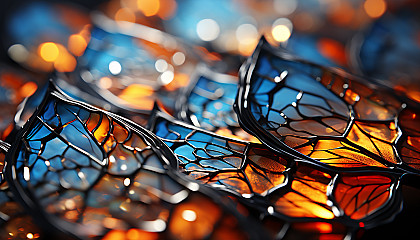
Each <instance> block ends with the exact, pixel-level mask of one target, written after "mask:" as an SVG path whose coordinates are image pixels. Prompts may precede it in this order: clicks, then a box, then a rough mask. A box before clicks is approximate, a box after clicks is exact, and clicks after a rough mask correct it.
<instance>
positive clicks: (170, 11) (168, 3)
mask: <svg viewBox="0 0 420 240" xmlns="http://www.w3.org/2000/svg"><path fill="white" fill-rule="evenodd" d="M160 6H161V7H160V8H159V12H158V16H159V17H160V18H162V19H165V20H166V19H170V18H171V17H172V16H173V15H174V13H175V11H176V8H177V4H176V1H175V0H160Z"/></svg>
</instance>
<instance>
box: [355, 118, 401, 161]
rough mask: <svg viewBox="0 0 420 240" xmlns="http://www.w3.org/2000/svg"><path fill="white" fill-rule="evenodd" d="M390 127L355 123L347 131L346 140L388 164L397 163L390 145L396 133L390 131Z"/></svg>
mask: <svg viewBox="0 0 420 240" xmlns="http://www.w3.org/2000/svg"><path fill="white" fill-rule="evenodd" d="M390 126H392V125H391V124H390V123H388V124H374V123H370V124H365V123H360V122H357V121H356V122H355V124H353V126H352V128H351V130H350V131H349V135H348V137H347V139H349V140H350V142H352V143H354V144H357V145H358V146H359V147H360V148H365V149H367V150H369V151H370V152H371V153H374V154H375V155H377V156H379V157H381V158H383V159H385V160H386V161H388V162H391V163H397V160H396V158H397V157H396V156H395V153H394V150H393V148H392V145H391V144H392V142H393V141H394V140H395V139H396V138H397V135H398V133H397V131H396V130H395V128H394V129H390V128H389V127H390ZM391 141H392V142H391Z"/></svg>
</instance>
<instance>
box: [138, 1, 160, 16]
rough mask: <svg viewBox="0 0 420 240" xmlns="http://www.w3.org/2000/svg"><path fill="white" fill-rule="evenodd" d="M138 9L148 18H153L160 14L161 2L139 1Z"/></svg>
mask: <svg viewBox="0 0 420 240" xmlns="http://www.w3.org/2000/svg"><path fill="white" fill-rule="evenodd" d="M137 7H138V9H139V10H140V11H141V12H142V13H143V14H144V16H146V17H151V16H154V15H156V14H157V13H158V12H159V8H160V1H159V0H137Z"/></svg>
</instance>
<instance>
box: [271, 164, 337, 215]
mask: <svg viewBox="0 0 420 240" xmlns="http://www.w3.org/2000/svg"><path fill="white" fill-rule="evenodd" d="M331 179H332V176H331V175H330V174H328V173H325V172H321V171H319V170H317V169H313V168H311V167H308V166H305V165H301V166H299V167H298V168H297V171H296V172H295V173H294V174H293V176H292V177H291V180H290V181H291V183H290V185H288V186H287V188H286V190H285V191H283V192H280V191H279V192H278V193H273V194H272V195H271V196H270V200H271V201H272V202H273V205H274V208H275V209H276V211H278V212H280V213H282V214H284V215H286V216H288V217H293V218H320V219H333V218H334V213H333V211H332V208H331V206H328V204H327V202H328V196H327V188H328V184H329V183H330V182H331Z"/></svg>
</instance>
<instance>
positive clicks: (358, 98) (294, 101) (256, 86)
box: [237, 40, 411, 171]
mask: <svg viewBox="0 0 420 240" xmlns="http://www.w3.org/2000/svg"><path fill="white" fill-rule="evenodd" d="M276 51H277V52H276ZM250 61H251V62H250V63H251V64H250V66H249V67H244V68H243V73H242V74H241V83H240V84H241V87H240V92H239V95H238V99H237V103H238V104H237V112H238V113H239V120H240V122H241V124H242V125H243V127H245V128H246V129H247V130H248V131H249V132H251V133H253V134H254V135H255V136H257V137H258V138H259V139H260V140H261V141H263V142H264V143H266V144H267V145H269V146H271V147H273V148H274V149H277V150H278V151H288V152H289V153H291V154H295V155H296V154H297V155H299V156H300V157H301V158H303V159H306V160H308V161H313V162H315V163H322V164H323V165H328V166H330V167H340V168H352V167H371V166H373V167H380V168H390V167H398V168H400V167H401V168H403V169H406V167H407V166H406V165H405V164H403V165H401V164H400V163H401V158H400V155H401V153H398V152H397V148H396V141H397V139H398V138H399V136H400V135H401V130H403V131H406V130H404V129H401V128H399V125H398V124H401V123H400V121H397V118H398V116H399V113H400V111H401V110H402V109H403V108H404V107H405V106H406V104H405V103H404V102H403V101H402V100H400V99H399V98H398V97H397V96H394V94H392V91H390V90H389V89H388V88H386V87H382V86H379V85H374V84H371V83H369V82H367V81H364V82H363V81H362V79H358V78H356V77H353V76H351V75H349V74H347V73H345V72H342V71H338V70H336V69H330V68H323V67H321V66H317V65H315V64H311V63H308V62H305V61H302V60H296V59H294V58H293V57H291V56H288V55H286V54H284V53H282V52H279V51H278V50H276V49H274V48H272V47H271V46H269V45H268V43H266V42H265V41H264V40H262V41H261V42H260V44H259V47H258V48H257V50H256V52H255V53H254V55H253V57H252V58H251V59H250ZM407 131H408V130H407ZM410 171H411V170H410Z"/></svg>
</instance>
